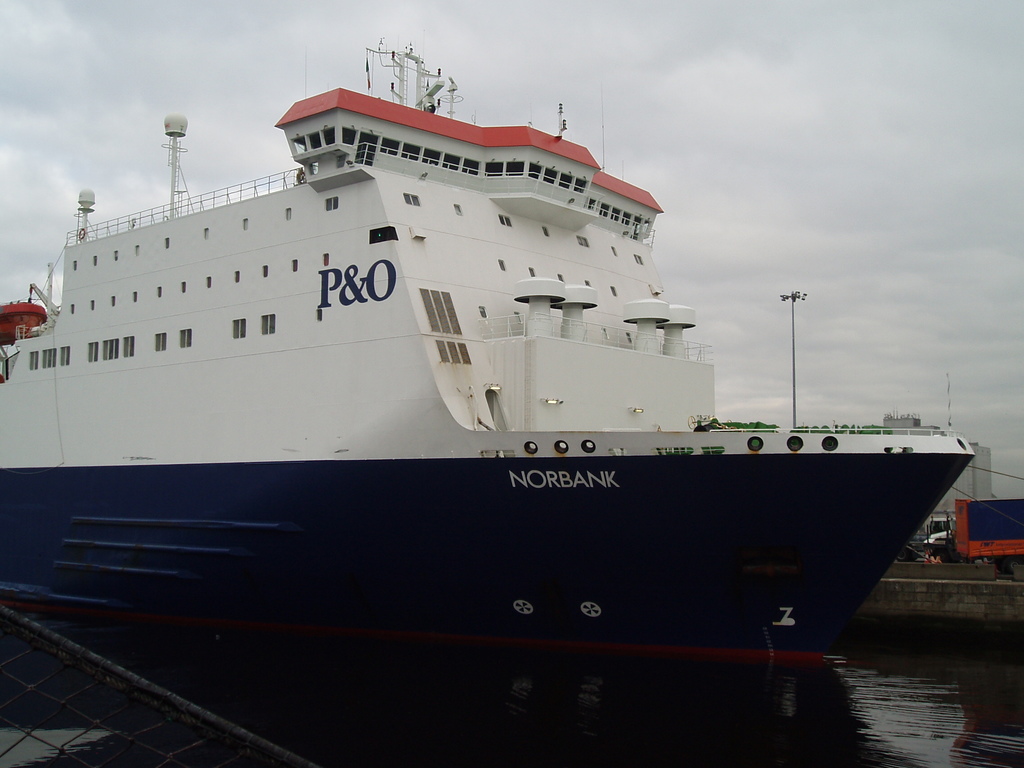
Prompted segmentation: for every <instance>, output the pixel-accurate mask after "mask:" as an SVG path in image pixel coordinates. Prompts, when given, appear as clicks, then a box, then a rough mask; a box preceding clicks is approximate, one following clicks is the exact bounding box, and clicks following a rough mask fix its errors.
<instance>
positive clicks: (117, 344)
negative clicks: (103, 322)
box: [28, 314, 277, 371]
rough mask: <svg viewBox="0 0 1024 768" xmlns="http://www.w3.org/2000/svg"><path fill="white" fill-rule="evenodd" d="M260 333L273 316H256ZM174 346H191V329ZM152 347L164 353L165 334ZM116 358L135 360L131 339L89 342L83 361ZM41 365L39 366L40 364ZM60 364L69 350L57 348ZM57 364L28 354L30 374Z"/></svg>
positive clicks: (235, 332)
mask: <svg viewBox="0 0 1024 768" xmlns="http://www.w3.org/2000/svg"><path fill="white" fill-rule="evenodd" d="M260 332H261V333H262V334H263V335H264V336H268V335H270V334H273V333H277V315H276V314H269V315H263V316H261V317H260ZM245 333H246V322H245V318H239V319H237V320H233V321H232V336H233V337H234V338H236V339H244V338H245ZM178 346H179V347H181V348H182V349H187V348H188V347H191V346H192V329H191V328H182V329H181V330H180V331H178ZM153 348H154V350H155V351H156V352H165V351H166V350H167V334H166V333H157V334H154V337H153ZM119 357H135V337H134V336H123V337H118V338H114V339H104V340H103V341H102V342H99V341H90V342H89V343H88V345H87V346H86V360H87V361H88V362H90V363H95V362H97V361H99V360H117V359H118V358H119ZM40 363H41V365H40ZM60 364H61V365H62V366H63V365H71V347H70V346H65V347H61V348H60ZM56 365H57V350H56V349H42V350H33V351H32V352H29V355H28V368H29V370H30V371H34V370H36V369H38V368H40V367H42V368H54V367H56Z"/></svg>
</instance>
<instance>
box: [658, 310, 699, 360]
mask: <svg viewBox="0 0 1024 768" xmlns="http://www.w3.org/2000/svg"><path fill="white" fill-rule="evenodd" d="M696 325H697V310H695V309H694V308H693V307H684V306H683V305H682V304H670V305H669V307H668V320H666V321H665V322H664V323H661V324H660V325H659V327H660V328H664V329H665V349H664V352H665V354H666V355H668V356H670V357H686V344H685V342H684V341H683V331H684V330H686V329H687V328H693V327H694V326H696Z"/></svg>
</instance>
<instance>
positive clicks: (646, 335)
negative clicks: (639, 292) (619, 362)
mask: <svg viewBox="0 0 1024 768" xmlns="http://www.w3.org/2000/svg"><path fill="white" fill-rule="evenodd" d="M668 306H669V305H668V302H667V301H662V300H661V299H637V300H636V301H629V302H626V305H625V306H624V307H623V308H622V319H623V320H624V321H625V322H627V323H634V324H635V325H636V339H635V340H634V341H633V349H635V350H637V351H638V352H658V351H659V350H658V325H659V324H661V323H665V322H667V321H668V319H669V313H668Z"/></svg>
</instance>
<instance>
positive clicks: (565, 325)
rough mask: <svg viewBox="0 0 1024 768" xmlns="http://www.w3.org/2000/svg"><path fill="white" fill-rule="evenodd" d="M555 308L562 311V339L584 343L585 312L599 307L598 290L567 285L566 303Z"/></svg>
mask: <svg viewBox="0 0 1024 768" xmlns="http://www.w3.org/2000/svg"><path fill="white" fill-rule="evenodd" d="M553 306H554V307H555V309H560V310H562V338H563V339H573V340H575V341H583V340H584V338H585V337H586V329H587V327H586V324H585V323H584V322H583V310H584V309H593V308H594V307H596V306H597V289H596V288H592V287H591V286H589V285H567V286H565V301H563V302H561V303H558V304H554V305H553Z"/></svg>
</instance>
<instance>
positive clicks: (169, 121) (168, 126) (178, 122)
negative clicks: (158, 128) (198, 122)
mask: <svg viewBox="0 0 1024 768" xmlns="http://www.w3.org/2000/svg"><path fill="white" fill-rule="evenodd" d="M186 130H188V119H187V118H186V117H185V116H184V115H182V114H179V113H178V112H172V113H171V114H169V115H168V116H167V117H165V118H164V133H166V134H167V135H168V136H172V137H174V138H179V139H180V138H181V137H182V136H184V135H185V131H186Z"/></svg>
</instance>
